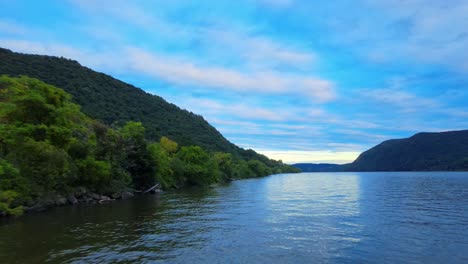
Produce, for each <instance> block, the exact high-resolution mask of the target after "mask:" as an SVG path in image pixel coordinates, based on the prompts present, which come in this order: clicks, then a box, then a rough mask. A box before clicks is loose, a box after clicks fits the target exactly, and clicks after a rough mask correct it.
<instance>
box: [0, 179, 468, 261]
mask: <svg viewBox="0 0 468 264" xmlns="http://www.w3.org/2000/svg"><path fill="white" fill-rule="evenodd" d="M0 262H1V263H43V262H50V263H110V262H112V263H135V262H137V263H153V262H170V263H226V262H227V263H468V173H445V172H437V173H303V174H283V175H274V176H270V177H266V178H261V179H251V180H242V181H236V182H233V183H230V184H227V185H223V186H219V187H215V188H208V189H190V190H183V191H178V192H168V193H165V194H162V195H158V196H146V197H140V198H136V199H132V200H127V201H120V202H115V203H112V204H108V205H88V206H79V207H63V208H57V209H55V210H52V211H49V212H46V213H42V214H36V215H27V216H25V217H22V218H19V219H16V220H14V221H8V222H4V223H3V224H0Z"/></svg>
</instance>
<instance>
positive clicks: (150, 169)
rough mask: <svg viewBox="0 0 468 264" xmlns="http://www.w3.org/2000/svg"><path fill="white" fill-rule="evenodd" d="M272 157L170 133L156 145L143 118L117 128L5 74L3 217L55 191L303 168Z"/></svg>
mask: <svg viewBox="0 0 468 264" xmlns="http://www.w3.org/2000/svg"><path fill="white" fill-rule="evenodd" d="M247 152H248V151H247ZM253 153H255V152H253ZM255 154H256V155H252V156H253V157H257V156H258V154H257V153H255ZM265 158H266V157H265ZM268 161H269V160H268V159H267V163H268V164H265V162H264V161H262V160H257V159H250V160H244V159H243V158H241V157H239V156H235V155H232V154H231V153H223V152H214V151H206V150H204V149H203V148H201V147H199V146H182V147H179V146H178V144H177V143H176V142H175V141H172V140H171V139H169V138H167V137H161V138H160V140H159V141H157V142H152V141H149V140H148V139H147V137H146V136H145V127H144V126H143V125H142V123H140V122H133V121H130V122H127V123H126V124H124V125H123V126H120V127H118V126H115V127H111V126H108V125H105V124H103V123H101V122H98V121H96V120H93V119H91V118H89V117H88V116H86V115H85V114H84V113H82V112H81V111H80V107H79V106H78V105H77V104H75V103H73V102H72V101H71V96H70V95H69V94H67V93H66V92H65V91H63V90H61V89H59V88H56V87H54V86H52V85H48V84H46V83H44V82H41V81H39V80H37V79H33V78H28V77H20V78H11V77H7V76H1V77H0V215H1V214H6V215H17V214H21V213H22V212H23V208H24V206H31V205H33V204H34V203H35V202H36V201H38V200H39V199H41V198H42V197H44V196H46V195H48V194H50V193H62V194H66V193H68V192H71V191H73V190H74V188H77V187H86V188H88V189H89V190H92V191H93V192H96V193H100V194H106V195H111V194H112V193H116V192H121V191H124V190H144V189H146V188H148V187H150V186H153V185H154V184H156V183H159V184H160V185H161V186H162V187H163V188H165V189H168V188H177V187H181V186H186V185H199V186H203V185H209V184H213V183H217V182H222V181H229V180H231V179H240V178H248V177H259V176H265V175H270V174H273V173H283V172H297V169H295V168H292V167H291V166H288V165H285V164H282V163H281V162H276V161H271V162H268ZM272 165H273V166H272Z"/></svg>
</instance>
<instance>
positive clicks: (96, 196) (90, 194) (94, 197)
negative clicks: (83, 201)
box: [88, 193, 101, 201]
mask: <svg viewBox="0 0 468 264" xmlns="http://www.w3.org/2000/svg"><path fill="white" fill-rule="evenodd" d="M88 197H90V198H91V199H93V200H97V201H99V200H101V196H100V195H99V194H95V193H89V194H88Z"/></svg>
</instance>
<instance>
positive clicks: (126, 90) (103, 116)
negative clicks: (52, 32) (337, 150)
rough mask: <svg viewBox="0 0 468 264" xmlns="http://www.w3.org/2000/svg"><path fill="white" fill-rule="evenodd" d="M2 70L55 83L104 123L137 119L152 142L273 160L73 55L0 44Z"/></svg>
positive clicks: (9, 73) (263, 160)
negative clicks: (165, 140) (34, 52)
mask: <svg viewBox="0 0 468 264" xmlns="http://www.w3.org/2000/svg"><path fill="white" fill-rule="evenodd" d="M2 74H6V75H10V76H13V77H14V76H20V75H26V76H29V77H32V78H36V79H39V80H41V81H43V82H45V83H48V84H51V85H54V86H56V87H60V88H61V89H63V90H65V91H66V92H67V93H69V94H71V95H72V96H73V98H72V100H73V101H74V102H75V103H77V104H79V105H80V106H81V110H82V111H83V112H84V113H85V114H87V115H88V116H90V117H92V118H94V119H97V120H99V121H100V122H103V123H104V124H107V125H113V126H121V125H123V124H125V123H126V122H128V121H139V122H141V123H142V124H143V125H144V127H145V128H146V136H147V137H148V139H149V140H156V141H157V140H159V139H160V138H161V137H163V136H166V137H168V138H170V139H172V140H174V141H176V142H178V143H179V144H180V145H182V146H189V145H197V146H200V147H202V148H203V149H206V150H208V151H221V152H227V153H231V154H234V155H235V156H240V157H242V158H243V159H245V160H250V159H257V160H260V161H262V162H264V163H265V164H267V165H274V164H275V162H273V161H271V160H270V159H268V158H267V157H265V156H264V155H260V154H258V153H256V152H255V151H252V150H244V149H241V148H239V147H237V146H236V145H234V144H232V143H231V142H229V141H228V140H227V139H226V138H224V137H223V136H222V135H221V133H220V132H218V131H217V130H216V129H215V128H214V127H213V126H211V125H210V124H209V123H208V122H207V121H206V120H205V119H204V118H203V117H202V116H200V115H196V114H194V113H192V112H189V111H186V110H182V109H180V108H179V107H177V106H176V105H174V104H171V103H168V102H166V101H165V100H164V99H163V98H161V97H159V96H156V95H152V94H149V93H146V92H145V91H143V90H141V89H139V88H137V87H135V86H133V85H130V84H127V83H124V82H122V81H119V80H117V79H115V78H113V77H111V76H109V75H106V74H103V73H99V72H96V71H93V70H91V69H89V68H87V67H84V66H82V65H80V64H79V63H78V62H77V61H74V60H70V59H66V58H59V57H53V56H43V55H30V54H21V53H16V52H12V51H10V50H8V49H2V48H0V75H2Z"/></svg>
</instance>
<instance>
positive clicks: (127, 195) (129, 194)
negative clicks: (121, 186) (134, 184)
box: [121, 192, 133, 199]
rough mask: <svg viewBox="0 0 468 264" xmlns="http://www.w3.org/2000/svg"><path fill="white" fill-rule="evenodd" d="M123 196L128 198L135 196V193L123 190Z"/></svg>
mask: <svg viewBox="0 0 468 264" xmlns="http://www.w3.org/2000/svg"><path fill="white" fill-rule="evenodd" d="M121 196H122V199H128V198H131V197H133V193H131V192H123V193H122V195H121Z"/></svg>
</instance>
